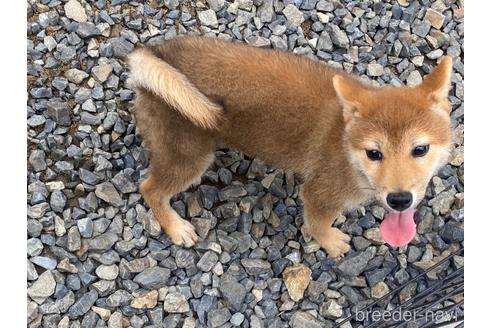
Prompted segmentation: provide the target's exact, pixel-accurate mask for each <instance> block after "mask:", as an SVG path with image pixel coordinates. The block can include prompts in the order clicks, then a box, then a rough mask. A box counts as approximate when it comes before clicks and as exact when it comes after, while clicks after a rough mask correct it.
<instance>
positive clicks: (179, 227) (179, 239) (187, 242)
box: [166, 217, 198, 247]
mask: <svg viewBox="0 0 492 328" xmlns="http://www.w3.org/2000/svg"><path fill="white" fill-rule="evenodd" d="M166 234H167V235H168V236H169V237H170V238H171V240H172V241H173V243H175V244H176V245H183V246H185V247H191V246H193V245H195V243H196V242H197V240H198V236H197V234H196V232H195V227H194V226H193V225H192V224H191V223H190V222H188V221H186V220H183V219H182V218H180V217H177V218H175V219H174V220H173V222H172V224H169V225H168V226H167V227H166Z"/></svg>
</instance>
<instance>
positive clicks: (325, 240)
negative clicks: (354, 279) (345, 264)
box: [301, 185, 350, 257]
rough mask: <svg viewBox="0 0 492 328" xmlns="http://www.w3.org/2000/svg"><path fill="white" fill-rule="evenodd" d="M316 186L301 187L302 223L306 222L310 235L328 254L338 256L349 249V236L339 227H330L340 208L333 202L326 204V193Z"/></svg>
mask: <svg viewBox="0 0 492 328" xmlns="http://www.w3.org/2000/svg"><path fill="white" fill-rule="evenodd" d="M317 189H318V188H316V189H315V188H313V189H311V188H309V185H306V186H303V187H302V189H301V197H302V200H303V202H304V224H306V226H307V228H308V231H309V233H310V234H311V236H312V237H313V238H314V239H316V240H317V241H318V243H319V244H320V245H321V247H323V248H324V249H325V250H326V252H327V253H328V255H330V256H332V257H338V256H341V255H343V254H345V253H347V252H348V251H349V250H350V245H349V244H348V242H349V241H350V237H349V236H348V235H347V234H345V233H343V232H341V231H340V230H339V229H337V228H334V227H332V224H333V222H334V221H335V219H336V217H337V216H338V214H339V213H340V211H341V209H339V208H338V206H335V205H334V204H330V205H333V206H327V205H326V202H329V201H330V198H329V197H326V196H328V195H324V193H320V190H319V189H318V190H317Z"/></svg>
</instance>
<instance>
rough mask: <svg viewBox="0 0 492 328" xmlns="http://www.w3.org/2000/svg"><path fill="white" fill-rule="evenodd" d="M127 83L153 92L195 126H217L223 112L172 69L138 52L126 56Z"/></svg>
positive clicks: (146, 50) (148, 51)
mask: <svg viewBox="0 0 492 328" xmlns="http://www.w3.org/2000/svg"><path fill="white" fill-rule="evenodd" d="M128 63H129V66H130V70H131V76H130V79H131V81H132V83H133V84H134V86H136V87H143V88H146V89H148V90H151V91H152V92H154V93H155V94H156V95H157V96H159V97H161V98H162V99H164V100H165V101H166V102H167V103H168V104H169V105H171V106H173V107H174V108H175V109H177V110H178V111H179V112H180V113H181V114H183V115H184V116H185V117H187V118H189V119H190V120H191V121H192V122H194V123H196V124H197V125H198V126H200V127H202V128H205V129H209V128H215V127H216V126H217V120H218V115H220V114H221V112H222V108H221V107H220V106H218V105H217V104H215V103H213V102H211V101H210V100H209V99H208V98H207V97H205V96H204V95H203V94H202V93H200V91H198V90H197V89H196V88H195V87H194V86H193V85H192V84H191V83H190V81H188V79H187V78H186V76H184V75H183V74H181V73H180V72H178V71H177V70H176V69H174V67H172V66H170V65H168V64H167V63H166V62H164V61H162V60H160V59H159V58H157V57H156V56H154V55H153V54H152V52H151V51H150V50H148V49H145V48H141V49H138V50H136V51H134V52H133V53H132V54H130V56H128Z"/></svg>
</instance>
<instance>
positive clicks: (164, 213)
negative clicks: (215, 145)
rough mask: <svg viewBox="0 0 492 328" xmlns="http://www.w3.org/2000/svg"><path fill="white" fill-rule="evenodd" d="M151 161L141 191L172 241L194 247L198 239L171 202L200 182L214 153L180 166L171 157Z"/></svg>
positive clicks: (180, 162)
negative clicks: (161, 160)
mask: <svg viewBox="0 0 492 328" xmlns="http://www.w3.org/2000/svg"><path fill="white" fill-rule="evenodd" d="M151 160H152V162H151V165H150V170H149V171H150V174H149V176H148V177H147V178H146V179H145V180H144V181H143V182H142V183H141V185H140V191H141V193H142V195H143V197H144V199H145V201H146V202H147V204H148V205H149V206H150V208H151V209H152V212H153V214H154V217H155V218H156V219H157V221H158V222H159V224H160V225H161V227H162V229H163V231H164V232H165V233H166V234H167V235H168V236H169V237H170V238H171V240H172V241H173V242H174V243H175V244H176V245H184V246H186V247H190V246H193V245H194V244H195V242H196V241H197V238H198V237H197V235H196V233H195V229H194V227H193V225H192V224H191V223H190V222H188V221H186V220H184V219H182V218H181V217H180V216H179V215H178V213H176V211H175V210H174V209H173V208H172V207H171V205H170V204H169V200H170V199H171V197H172V196H173V195H174V194H176V193H179V192H181V191H184V190H186V189H187V188H188V187H189V186H190V185H191V184H192V183H193V182H196V181H197V179H200V177H201V175H202V174H203V172H204V171H205V170H206V169H207V167H208V166H209V165H210V163H211V162H212V160H213V153H212V152H210V153H209V154H207V155H205V156H199V158H198V159H197V158H195V159H192V158H190V159H188V161H184V162H182V161H179V163H178V161H173V160H172V158H171V159H169V158H168V160H167V161H165V163H163V162H159V161H158V159H157V158H152V159H151Z"/></svg>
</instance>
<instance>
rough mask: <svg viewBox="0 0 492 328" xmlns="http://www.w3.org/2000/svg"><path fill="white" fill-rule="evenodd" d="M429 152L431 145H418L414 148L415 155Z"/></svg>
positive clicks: (418, 155)
mask: <svg viewBox="0 0 492 328" xmlns="http://www.w3.org/2000/svg"><path fill="white" fill-rule="evenodd" d="M427 152H429V145H422V146H417V147H415V148H414V149H413V150H412V156H413V157H422V156H425V154H427Z"/></svg>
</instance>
